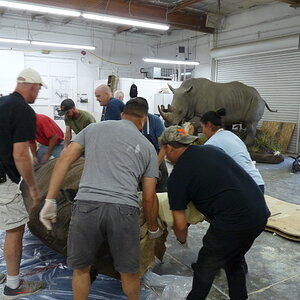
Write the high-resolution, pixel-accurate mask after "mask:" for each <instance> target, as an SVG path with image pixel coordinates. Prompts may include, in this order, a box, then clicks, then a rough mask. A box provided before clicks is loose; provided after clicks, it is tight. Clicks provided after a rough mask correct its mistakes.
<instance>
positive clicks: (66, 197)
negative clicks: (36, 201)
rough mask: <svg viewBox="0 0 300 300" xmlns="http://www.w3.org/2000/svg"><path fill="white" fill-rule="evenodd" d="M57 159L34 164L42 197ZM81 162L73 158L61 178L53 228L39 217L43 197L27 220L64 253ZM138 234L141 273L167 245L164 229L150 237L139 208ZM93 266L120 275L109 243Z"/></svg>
mask: <svg viewBox="0 0 300 300" xmlns="http://www.w3.org/2000/svg"><path fill="white" fill-rule="evenodd" d="M55 161H56V160H50V161H48V162H46V163H44V164H41V165H39V166H37V167H36V168H35V175H36V178H37V182H38V187H39V189H40V191H41V195H42V196H43V199H45V197H46V194H47V191H48V186H49V181H50V177H51V174H52V170H53V167H54V164H55ZM83 166H84V159H83V158H81V159H79V160H78V161H76V162H75V163H74V164H73V165H72V167H71V169H70V170H69V172H68V174H67V176H66V177H65V180H64V182H63V189H62V190H61V191H60V192H59V194H58V196H57V198H56V200H57V207H58V209H57V210H58V213H57V220H56V223H55V225H54V226H53V230H51V231H47V230H46V228H45V227H44V226H43V225H42V224H41V223H40V221H39V212H40V210H41V208H42V206H43V205H44V201H42V203H41V205H40V207H39V208H37V209H35V210H33V211H31V212H30V216H29V217H30V221H29V223H28V227H29V229H30V231H31V232H32V233H33V234H34V235H36V236H37V237H39V238H40V239H41V240H42V242H43V243H44V244H46V245H47V246H48V247H50V248H51V249H53V250H55V251H57V252H59V253H61V254H63V255H65V256H66V255H67V236H68V229H69V223H70V219H71V210H72V202H73V199H74V197H75V195H76V191H77V190H78V186H79V181H80V177H81V174H82V170H83ZM21 191H22V194H23V197H24V201H25V205H26V208H27V210H28V208H29V207H30V205H31V202H32V200H31V197H30V194H29V190H28V187H27V185H26V183H25V182H24V181H23V182H22V183H21ZM140 226H141V227H140V228H141V229H140V236H141V240H140V241H141V250H142V255H141V262H140V275H141V276H143V274H144V273H145V272H146V271H147V270H148V269H149V268H150V267H151V266H152V265H153V263H154V261H155V256H156V257H157V258H158V259H160V260H162V258H163V256H164V253H165V250H166V247H165V240H166V237H167V235H168V232H167V230H165V232H164V235H163V236H162V237H160V238H158V239H155V240H149V238H148V234H147V225H146V221H145V218H144V215H143V212H142V210H141V214H140ZM93 266H94V268H95V269H96V270H97V272H98V273H101V274H105V275H108V276H111V277H115V278H119V273H118V272H117V271H115V270H114V267H113V260H112V257H111V254H110V250H109V246H108V244H105V245H103V246H102V247H101V248H100V249H99V252H98V254H97V258H96V261H95V263H94V265H93Z"/></svg>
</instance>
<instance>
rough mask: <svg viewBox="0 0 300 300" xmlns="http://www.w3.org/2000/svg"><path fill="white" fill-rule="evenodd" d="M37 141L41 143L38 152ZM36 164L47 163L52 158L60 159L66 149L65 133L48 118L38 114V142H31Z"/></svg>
mask: <svg viewBox="0 0 300 300" xmlns="http://www.w3.org/2000/svg"><path fill="white" fill-rule="evenodd" d="M36 141H37V142H38V143H40V146H39V148H38V150H37V146H36ZM30 148H31V152H32V155H33V160H34V163H35V164H37V163H41V162H45V161H47V160H48V159H49V158H50V157H51V156H54V157H55V158H57V157H59V155H60V152H61V151H62V150H63V148H64V133H63V132H62V130H61V129H60V128H59V126H58V125H57V124H56V123H55V122H54V121H53V120H52V119H51V118H49V117H48V116H45V115H41V114H36V140H31V141H30Z"/></svg>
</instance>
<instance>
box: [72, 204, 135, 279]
mask: <svg viewBox="0 0 300 300" xmlns="http://www.w3.org/2000/svg"><path fill="white" fill-rule="evenodd" d="M105 241H107V242H108V245H109V248H110V252H111V255H112V257H113V261H114V268H115V269H116V270H117V271H118V272H122V273H138V272H139V268H140V225H139V208H137V207H133V206H129V205H125V204H114V203H103V202H96V201H81V200H79V201H77V202H76V204H74V207H73V212H72V218H71V222H70V227H69V236H68V259H67V263H68V266H70V267H71V268H73V269H82V268H86V267H88V266H90V265H92V264H93V263H94V262H95V258H96V256H97V252H98V250H99V248H100V246H101V245H102V244H103V243H104V242H105Z"/></svg>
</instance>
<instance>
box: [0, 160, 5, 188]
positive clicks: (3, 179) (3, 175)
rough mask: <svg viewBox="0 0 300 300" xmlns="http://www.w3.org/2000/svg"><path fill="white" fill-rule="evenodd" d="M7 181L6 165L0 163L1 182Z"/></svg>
mask: <svg viewBox="0 0 300 300" xmlns="http://www.w3.org/2000/svg"><path fill="white" fill-rule="evenodd" d="M5 181H6V173H5V171H4V167H3V166H2V164H1V163H0V183H3V182H5Z"/></svg>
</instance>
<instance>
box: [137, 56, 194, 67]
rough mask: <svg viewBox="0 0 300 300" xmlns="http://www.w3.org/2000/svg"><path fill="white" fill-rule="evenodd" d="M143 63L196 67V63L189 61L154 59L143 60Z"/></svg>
mask: <svg viewBox="0 0 300 300" xmlns="http://www.w3.org/2000/svg"><path fill="white" fill-rule="evenodd" d="M143 61H145V62H149V63H159V64H171V65H188V66H198V65H199V62H198V61H190V60H168V59H156V58H143Z"/></svg>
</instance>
